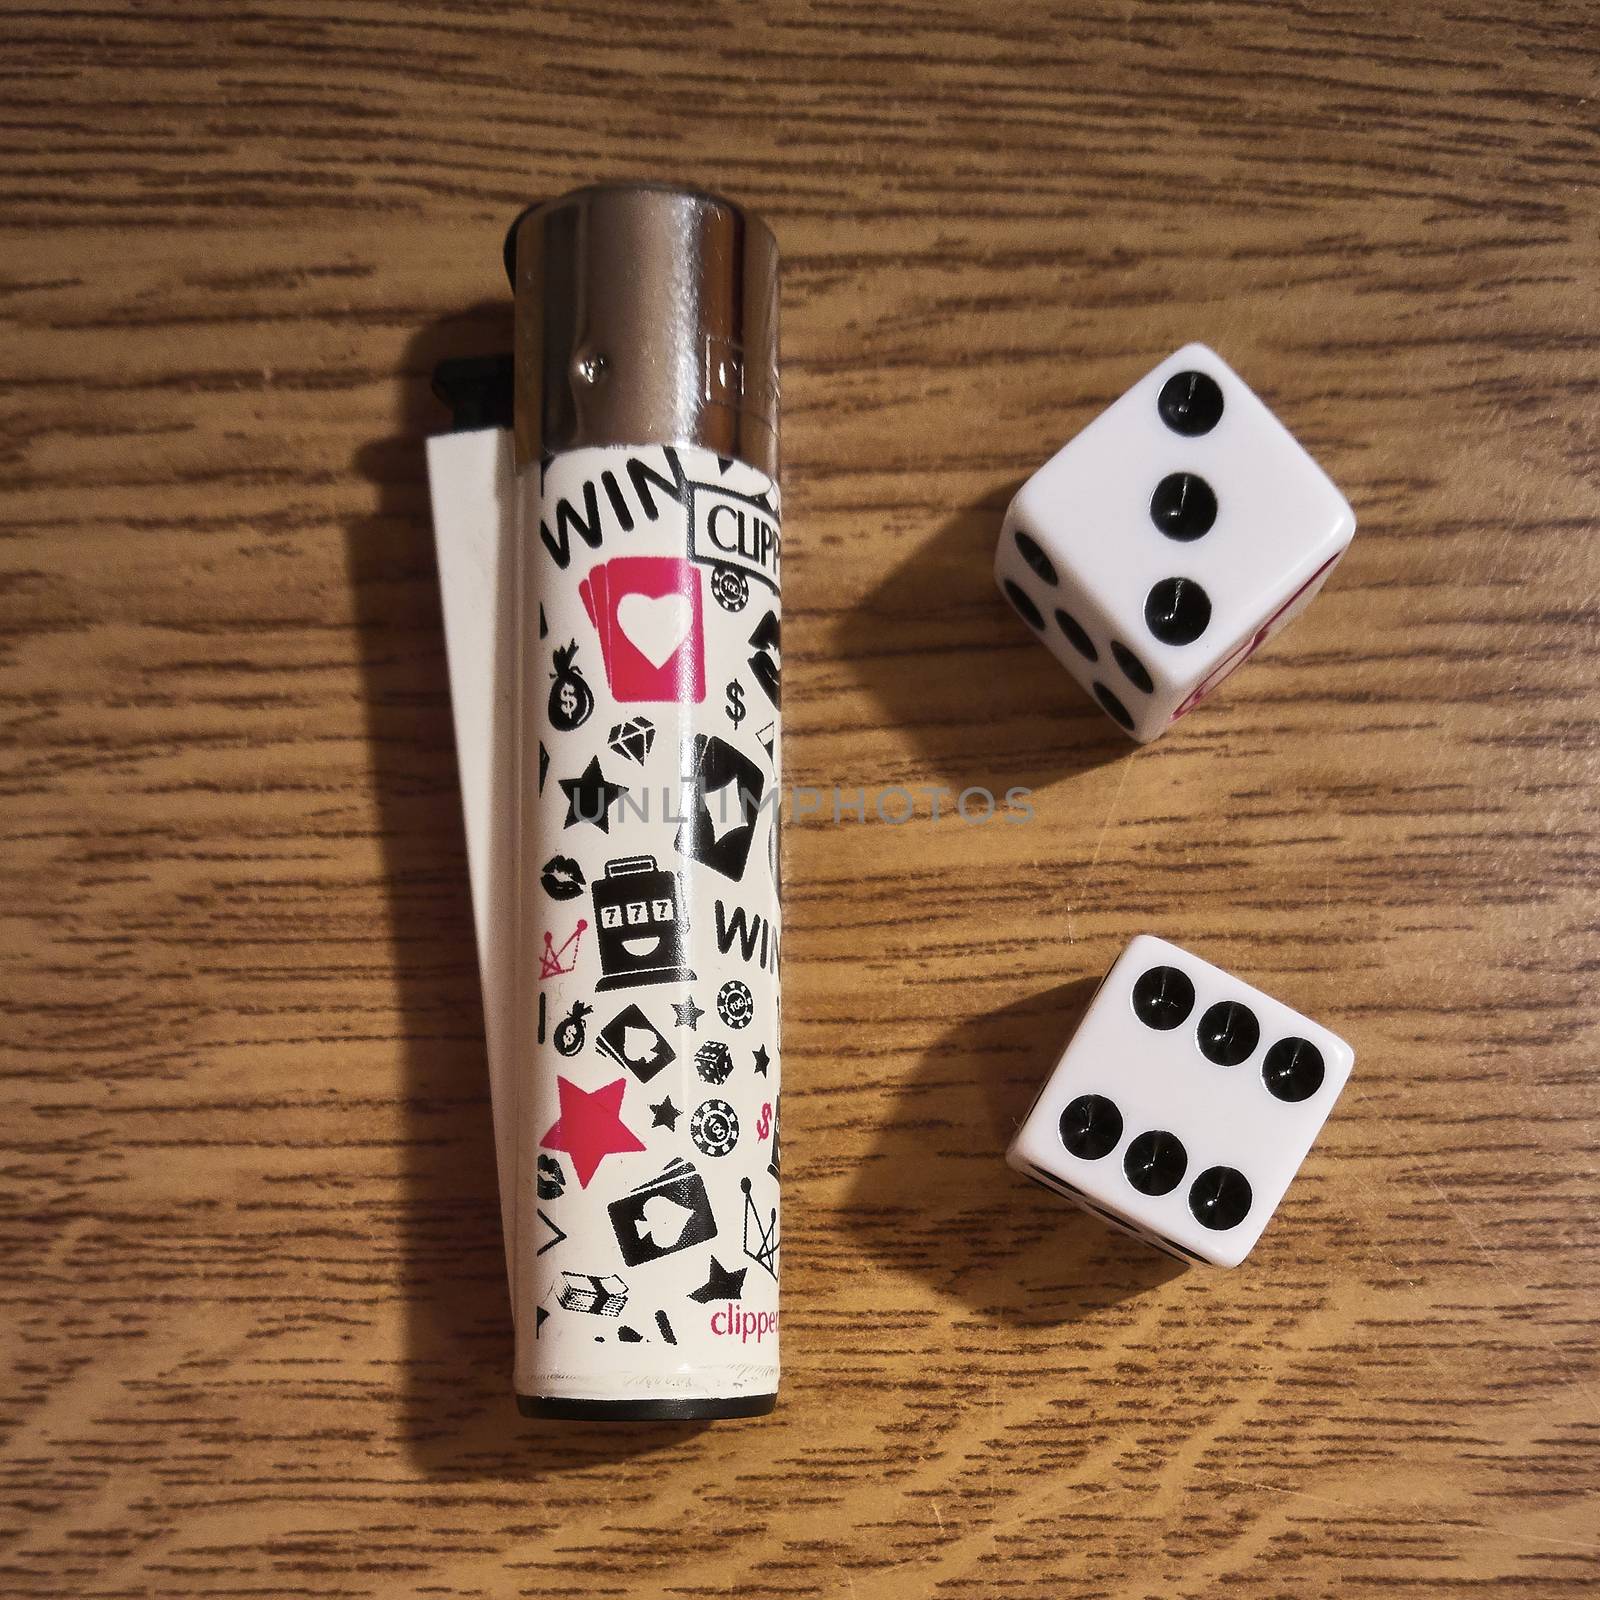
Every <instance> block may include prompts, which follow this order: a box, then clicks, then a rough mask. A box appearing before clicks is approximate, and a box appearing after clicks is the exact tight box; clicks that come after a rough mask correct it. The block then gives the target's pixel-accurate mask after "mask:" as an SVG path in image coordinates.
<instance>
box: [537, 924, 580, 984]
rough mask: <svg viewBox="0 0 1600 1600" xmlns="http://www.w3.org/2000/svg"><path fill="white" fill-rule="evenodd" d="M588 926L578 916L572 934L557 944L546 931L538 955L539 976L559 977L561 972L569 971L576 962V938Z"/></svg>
mask: <svg viewBox="0 0 1600 1600" xmlns="http://www.w3.org/2000/svg"><path fill="white" fill-rule="evenodd" d="M588 926H589V924H588V922H587V921H585V920H584V919H583V918H582V917H579V918H578V926H577V927H576V928H574V929H573V930H572V936H571V937H570V938H569V939H568V940H567V941H566V943H565V944H562V945H559V946H558V945H557V944H556V942H555V939H554V937H553V936H552V935H551V934H549V933H546V934H545V936H544V950H543V952H542V953H541V955H540V956H539V976H540V977H541V978H555V977H559V976H560V975H561V974H562V973H563V972H571V971H572V969H573V968H574V967H575V966H577V964H578V940H579V938H580V937H581V936H582V934H583V930H584V929H585V928H587V927H588Z"/></svg>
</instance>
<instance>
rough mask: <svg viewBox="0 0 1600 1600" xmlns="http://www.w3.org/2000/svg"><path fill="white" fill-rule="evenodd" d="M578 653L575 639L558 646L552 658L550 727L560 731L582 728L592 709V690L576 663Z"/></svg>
mask: <svg viewBox="0 0 1600 1600" xmlns="http://www.w3.org/2000/svg"><path fill="white" fill-rule="evenodd" d="M577 655H578V646H577V642H576V641H573V642H572V643H570V644H565V645H557V646H556V649H555V653H554V655H553V656H552V658H551V661H552V665H551V669H550V678H551V683H550V704H549V712H550V726H551V727H552V728H555V729H556V730H558V731H559V732H561V733H571V732H572V730H573V729H574V728H581V727H582V726H583V725H584V723H586V722H587V721H588V720H589V713H590V712H591V711H593V710H594V690H593V689H591V688H590V687H589V684H588V681H587V680H586V679H585V677H584V675H583V671H582V669H581V668H580V667H579V666H578V664H577Z"/></svg>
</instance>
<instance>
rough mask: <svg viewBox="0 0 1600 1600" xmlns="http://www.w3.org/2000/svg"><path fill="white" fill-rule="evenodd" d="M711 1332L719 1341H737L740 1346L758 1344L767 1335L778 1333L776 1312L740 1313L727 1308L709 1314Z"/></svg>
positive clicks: (731, 1307)
mask: <svg viewBox="0 0 1600 1600" xmlns="http://www.w3.org/2000/svg"><path fill="white" fill-rule="evenodd" d="M711 1331H712V1332H713V1333H714V1334H716V1336H717V1337H718V1338H719V1339H737V1340H738V1341H739V1343H740V1344H750V1343H752V1342H754V1343H755V1344H760V1343H761V1341H762V1340H763V1339H765V1338H766V1336H767V1335H768V1334H769V1333H776V1332H777V1331H778V1313H777V1312H776V1311H741V1310H740V1309H739V1308H738V1307H737V1306H728V1307H726V1308H724V1309H722V1310H720V1311H713V1312H712V1313H711Z"/></svg>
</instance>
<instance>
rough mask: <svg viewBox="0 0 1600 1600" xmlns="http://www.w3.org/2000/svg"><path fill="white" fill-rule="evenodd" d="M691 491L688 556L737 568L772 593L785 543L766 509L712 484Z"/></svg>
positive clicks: (775, 587)
mask: <svg viewBox="0 0 1600 1600" xmlns="http://www.w3.org/2000/svg"><path fill="white" fill-rule="evenodd" d="M688 489H689V558H690V559H691V560H692V561H699V562H702V563H704V564H705V565H707V566H715V567H736V568H738V570H739V571H741V572H745V573H748V574H749V575H750V576H751V577H752V578H758V579H759V580H760V581H761V582H762V583H764V584H766V585H767V586H768V587H769V588H770V589H772V591H773V592H774V593H776V592H777V588H778V564H779V561H780V559H781V557H782V552H783V539H782V536H781V535H780V534H779V532H778V519H777V518H776V517H775V516H773V514H772V510H771V508H770V507H769V506H767V505H766V504H764V503H763V502H762V501H759V500H752V499H749V498H748V497H747V496H745V495H742V494H733V493H732V492H731V491H729V490H727V489H723V488H721V487H719V486H718V485H716V484H711V483H691V484H689V485H688Z"/></svg>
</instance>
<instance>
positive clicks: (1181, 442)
mask: <svg viewBox="0 0 1600 1600" xmlns="http://www.w3.org/2000/svg"><path fill="white" fill-rule="evenodd" d="M1355 526H1356V523H1355V515H1354V513H1353V512H1352V511H1351V510H1350V507H1349V504H1348V503H1347V502H1346V500H1345V498H1344V496H1343V495H1341V494H1340V493H1339V491H1338V490H1337V489H1336V488H1335V487H1334V486H1333V484H1332V483H1331V482H1330V481H1329V479H1328V477H1327V476H1326V474H1324V472H1323V471H1322V469H1321V468H1320V467H1319V466H1318V465H1317V464H1316V462H1315V461H1313V460H1312V459H1311V457H1310V456H1309V455H1307V453H1306V452H1305V450H1303V449H1302V448H1301V446H1300V445H1299V444H1298V443H1296V441H1295V439H1294V438H1293V436H1292V435H1291V434H1290V433H1289V431H1288V430H1287V429H1286V428H1285V427H1284V426H1283V424H1282V423H1281V422H1279V421H1278V419H1277V418H1276V417H1275V416H1273V414H1272V413H1271V412H1270V411H1269V410H1268V409H1267V408H1266V406H1265V405H1263V404H1262V403H1261V401H1260V400H1259V399H1258V398H1257V397H1256V396H1255V395H1254V394H1253V393H1252V392H1251V391H1250V389H1249V388H1248V387H1247V386H1246V384H1245V383H1244V382H1243V380H1242V379H1240V378H1239V377H1238V375H1237V374H1236V373H1234V372H1233V371H1232V369H1231V368H1230V367H1229V366H1228V365H1227V363H1226V362H1224V361H1223V360H1222V358H1221V357H1220V356H1218V355H1217V354H1216V353H1215V352H1214V351H1211V350H1208V349H1207V348H1206V347H1205V346H1204V345H1201V344H1191V345H1185V346H1184V348H1183V349H1181V350H1179V351H1178V352H1177V353H1176V354H1175V355H1172V356H1169V357H1168V358H1167V359H1166V360H1165V361H1163V362H1162V363H1161V365H1160V366H1158V367H1157V368H1156V369H1155V370H1154V371H1153V372H1150V373H1148V374H1147V375H1146V376H1145V377H1143V378H1141V379H1140V380H1139V382H1138V383H1136V384H1135V385H1134V386H1133V388H1131V389H1130V390H1129V391H1128V392H1127V393H1126V394H1125V395H1123V396H1122V398H1121V399H1120V400H1118V401H1116V402H1115V403H1114V404H1113V405H1111V406H1110V407H1109V408H1108V409H1107V410H1105V411H1103V412H1102V413H1101V414H1100V415H1099V416H1098V417H1096V418H1095V420H1094V421H1093V422H1091V423H1090V424H1089V426H1088V427H1087V428H1085V429H1084V430H1083V432H1082V433H1080V434H1078V435H1077V437H1076V438H1074V439H1072V440H1071V441H1070V442H1069V443H1068V444H1067V445H1066V446H1065V447H1064V448H1063V449H1061V450H1060V451H1058V452H1057V453H1056V455H1055V456H1053V457H1052V458H1051V459H1050V460H1049V461H1047V462H1046V463H1045V464H1044V466H1042V467H1041V468H1040V469H1039V470H1038V471H1037V472H1036V473H1034V475H1033V476H1032V477H1031V478H1029V479H1028V481H1027V482H1026V483H1025V484H1023V486H1022V488H1021V489H1020V490H1018V492H1017V495H1016V498H1015V499H1014V500H1013V501H1012V502H1011V506H1010V509H1009V510H1008V511H1007V512H1006V516H1005V522H1004V524H1003V526H1002V528H1001V533H1000V542H999V545H998V547H997V549H996V551H995V563H994V572H995V581H996V583H998V584H999V586H1000V592H1001V593H1002V594H1003V595H1004V596H1005V597H1006V599H1007V600H1008V601H1009V602H1010V603H1011V605H1012V607H1013V608H1014V609H1015V610H1016V612H1017V613H1018V615H1019V616H1021V618H1022V619H1023V621H1024V622H1026V623H1027V624H1028V626H1029V627H1030V628H1031V629H1032V630H1033V631H1034V632H1035V633H1036V634H1037V635H1038V636H1039V638H1040V639H1041V640H1042V641H1043V642H1044V643H1045V645H1046V646H1048V648H1049V649H1050V651H1051V652H1052V654H1054V655H1055V657H1056V658H1057V659H1058V660H1059V661H1060V662H1061V663H1062V665H1063V666H1065V667H1066V669H1067V671H1068V672H1070V673H1071V674H1072V676H1073V677H1074V678H1076V679H1077V680H1078V682H1079V683H1080V684H1081V685H1082V686H1083V688H1084V689H1085V690H1086V691H1087V692H1088V693H1089V694H1091V695H1092V696H1093V697H1094V698H1095V700H1096V701H1098V702H1099V704H1100V707H1101V709H1102V710H1103V711H1104V712H1105V713H1106V715H1107V716H1109V717H1110V718H1111V719H1112V720H1113V721H1114V722H1116V723H1117V725H1118V726H1119V727H1121V728H1122V729H1123V730H1124V732H1126V733H1129V734H1131V735H1132V736H1133V737H1134V738H1135V739H1138V740H1140V741H1147V740H1150V739H1154V738H1155V737H1156V736H1157V735H1158V734H1159V733H1161V732H1162V731H1163V730H1164V729H1165V728H1167V727H1169V726H1170V725H1171V724H1172V723H1173V722H1174V721H1175V720H1176V719H1177V718H1178V717H1180V716H1182V715H1183V714H1184V713H1185V712H1186V711H1188V710H1190V709H1191V708H1192V707H1193V706H1194V705H1196V704H1197V703H1198V702H1199V701H1200V700H1201V699H1203V698H1204V697H1205V696H1206V695H1207V694H1209V693H1210V692H1211V690H1212V689H1214V688H1215V687H1216V686H1217V685H1218V684H1219V683H1221V682H1222V680H1223V679H1224V678H1226V677H1227V676H1228V675H1229V674H1230V673H1231V672H1233V671H1234V669H1235V668H1237V667H1239V666H1241V665H1242V664H1243V663H1244V662H1245V661H1246V660H1248V659H1249V657H1250V656H1251V655H1253V654H1254V653H1255V651H1256V650H1257V649H1259V648H1260V646H1261V645H1262V644H1264V643H1265V642H1266V640H1268V639H1269V638H1271V637H1272V635H1273V634H1275V633H1276V632H1278V630H1279V629H1280V628H1282V627H1284V626H1285V625H1286V624H1287V623H1288V622H1290V621H1291V620H1292V619H1293V618H1294V617H1296V616H1297V615H1298V614H1299V613H1300V612H1301V611H1302V610H1304V608H1305V607H1306V606H1307V605H1309V604H1310V603H1311V600H1312V598H1313V597H1314V596H1315V595H1316V593H1317V591H1318V590H1319V589H1320V588H1321V587H1322V585H1323V583H1324V582H1325V581H1326V579H1327V576H1328V574H1329V573H1330V572H1331V571H1332V570H1333V566H1334V564H1335V562H1337V561H1338V559H1339V557H1340V556H1341V555H1343V554H1344V551H1345V549H1346V547H1347V546H1348V545H1349V543H1350V539H1351V536H1352V535H1353V534H1354V533H1355Z"/></svg>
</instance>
